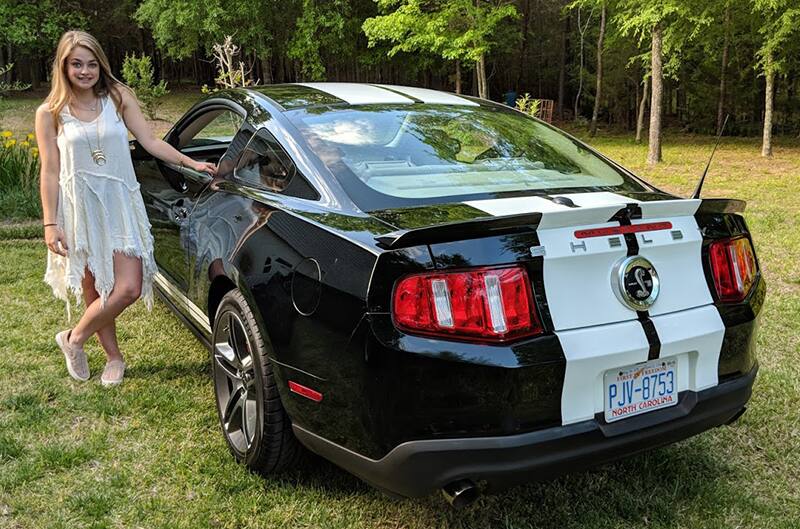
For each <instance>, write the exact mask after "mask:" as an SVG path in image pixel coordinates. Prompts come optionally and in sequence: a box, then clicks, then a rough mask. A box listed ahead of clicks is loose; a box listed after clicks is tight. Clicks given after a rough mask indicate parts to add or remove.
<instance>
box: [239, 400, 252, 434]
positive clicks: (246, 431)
mask: <svg viewBox="0 0 800 529" xmlns="http://www.w3.org/2000/svg"><path fill="white" fill-rule="evenodd" d="M241 400H242V405H241V406H239V408H240V409H241V411H242V419H241V420H242V435H244V443H245V445H246V446H247V447H248V448H250V432H249V426H250V425H249V424H247V391H246V390H245V391H243V392H242V399H241Z"/></svg>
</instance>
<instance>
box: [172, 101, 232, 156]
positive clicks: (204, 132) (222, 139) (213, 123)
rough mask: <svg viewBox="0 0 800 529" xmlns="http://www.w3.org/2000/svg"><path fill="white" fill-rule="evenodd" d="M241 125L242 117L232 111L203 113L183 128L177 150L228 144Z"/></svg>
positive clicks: (217, 110) (216, 110)
mask: <svg viewBox="0 0 800 529" xmlns="http://www.w3.org/2000/svg"><path fill="white" fill-rule="evenodd" d="M241 125H242V116H240V115H239V114H237V113H236V112H234V111H233V110H230V109H225V108H223V109H215V110H211V111H209V112H205V113H203V114H201V115H200V116H198V117H197V118H196V119H195V120H193V121H192V122H191V123H189V124H188V125H187V126H186V127H184V129H183V130H182V131H181V133H180V136H179V138H178V148H179V149H184V148H186V147H201V146H204V145H218V144H226V143H230V141H231V140H232V139H233V137H234V135H235V134H236V132H237V131H238V130H239V127H241Z"/></svg>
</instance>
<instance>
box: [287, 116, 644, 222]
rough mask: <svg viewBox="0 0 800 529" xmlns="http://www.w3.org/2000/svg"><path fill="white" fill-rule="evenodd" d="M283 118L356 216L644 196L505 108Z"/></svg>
mask: <svg viewBox="0 0 800 529" xmlns="http://www.w3.org/2000/svg"><path fill="white" fill-rule="evenodd" d="M287 115H288V116H289V119H290V120H291V121H292V122H293V123H294V124H295V126H296V127H297V128H298V129H299V131H300V132H301V134H302V135H303V136H304V138H305V139H306V141H307V142H308V144H309V146H310V147H311V149H312V150H313V151H314V152H315V154H317V156H319V158H320V159H321V160H322V161H323V163H325V164H326V165H327V166H328V168H329V169H331V170H332V171H333V172H334V174H336V176H337V177H339V178H340V180H342V183H343V184H344V185H345V187H346V188H348V190H349V192H351V194H352V193H354V194H355V195H358V196H361V197H364V198H366V199H367V201H369V202H371V204H360V206H361V207H363V208H364V209H377V208H378V207H387V206H390V205H400V204H398V202H400V203H408V202H416V203H429V202H443V201H447V200H443V199H445V198H448V199H450V198H459V199H460V198H462V197H470V198H480V197H496V196H503V195H507V194H520V192H531V194H541V193H548V192H553V191H559V192H570V191H577V190H598V189H609V190H612V189H613V190H618V191H619V190H628V191H643V190H644V188H643V187H642V186H641V185H640V184H639V183H637V182H636V181H634V180H633V179H631V178H630V177H628V176H627V175H625V174H624V173H623V172H621V171H619V170H618V169H616V168H615V167H613V166H612V165H610V164H608V163H607V162H605V161H604V160H603V159H602V158H600V157H599V156H597V155H596V154H594V153H593V152H592V151H591V150H589V149H588V148H587V147H586V146H584V145H582V144H581V143H579V142H577V141H575V140H573V139H571V138H569V137H568V136H566V135H564V134H562V133H560V132H558V131H557V130H556V129H554V128H552V127H550V126H548V125H546V124H544V123H542V122H539V121H537V120H534V119H531V118H529V117H527V116H525V115H524V114H521V113H520V112H516V111H514V110H511V109H503V108H495V107H489V106H449V105H428V104H413V105H368V106H367V105H365V106H350V107H338V108H337V107H312V108H307V109H300V110H295V111H291V112H288V113H287ZM523 194H524V193H523ZM353 198H358V197H353ZM387 198H394V199H397V200H395V201H392V200H388V201H387V200H385V199H387ZM382 199H383V200H382ZM356 202H363V200H362V201H359V200H356ZM378 202H380V203H381V204H378ZM364 206H366V207H364Z"/></svg>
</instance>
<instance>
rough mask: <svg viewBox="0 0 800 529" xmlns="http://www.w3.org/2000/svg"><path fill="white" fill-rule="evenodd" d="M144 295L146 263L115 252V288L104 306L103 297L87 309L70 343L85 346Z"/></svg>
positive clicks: (70, 337)
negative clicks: (143, 272)
mask: <svg viewBox="0 0 800 529" xmlns="http://www.w3.org/2000/svg"><path fill="white" fill-rule="evenodd" d="M141 292H142V260H141V259H140V258H139V257H131V256H127V255H125V254H123V253H119V252H114V288H113V290H112V291H111V294H109V296H108V299H107V300H106V305H105V307H101V306H100V298H97V299H95V300H94V301H92V303H91V304H90V305H89V306H88V307H86V312H84V313H83V316H81V319H80V321H79V322H78V324H77V325H76V326H75V327H74V328H73V329H72V333H71V334H70V336H69V343H70V345H72V346H77V347H82V346H83V344H84V343H86V340H88V339H89V338H90V337H91V336H92V335H93V334H94V333H96V332H97V331H98V330H100V329H102V328H103V327H105V326H107V325H110V324H111V323H113V322H114V320H115V319H116V318H117V316H119V315H120V314H121V313H122V311H123V310H125V308H126V307H128V306H129V305H130V304H132V303H133V302H134V301H136V300H137V299H139V295H140V294H141Z"/></svg>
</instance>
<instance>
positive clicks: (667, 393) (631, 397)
mask: <svg viewBox="0 0 800 529" xmlns="http://www.w3.org/2000/svg"><path fill="white" fill-rule="evenodd" d="M676 366H677V362H676V360H675V359H674V358H673V359H659V360H652V361H650V362H645V363H643V364H636V365H634V366H626V367H620V368H617V369H611V370H609V371H606V372H605V375H604V377H603V382H604V386H605V393H606V396H605V412H606V414H605V415H606V422H613V421H618V420H620V419H625V418H627V417H633V416H634V415H639V414H641V413H647V412H649V411H653V410H658V409H661V408H668V407H669V406H674V405H675V404H677V403H678V380H677V371H678V370H677V367H676Z"/></svg>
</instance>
